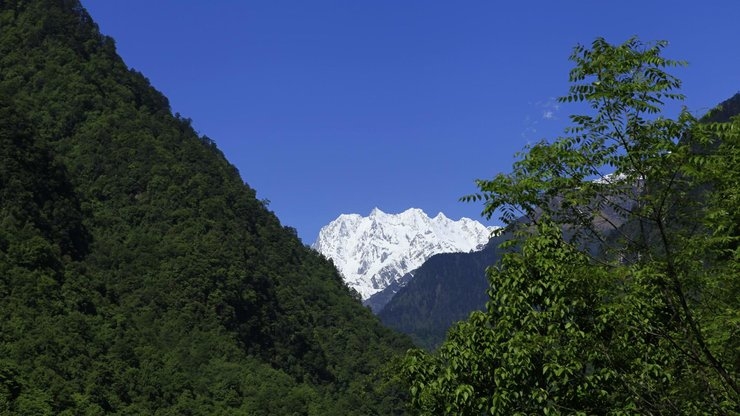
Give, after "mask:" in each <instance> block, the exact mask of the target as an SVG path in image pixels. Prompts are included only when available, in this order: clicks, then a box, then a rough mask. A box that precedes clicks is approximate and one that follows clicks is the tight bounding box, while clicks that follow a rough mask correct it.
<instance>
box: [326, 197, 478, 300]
mask: <svg viewBox="0 0 740 416" xmlns="http://www.w3.org/2000/svg"><path fill="white" fill-rule="evenodd" d="M490 234H491V229H490V228H488V227H486V226H484V225H483V224H481V223H479V222H477V221H474V220H471V219H469V218H461V219H460V220H457V221H454V220H451V219H449V218H447V217H446V216H445V215H444V214H442V213H439V214H437V215H436V216H435V217H434V218H430V217H429V216H427V215H426V214H425V213H424V211H422V210H420V209H418V208H410V209H408V210H406V211H404V212H402V213H400V214H387V213H385V212H383V211H381V210H380V209H378V208H375V209H373V210H372V212H370V215H368V216H367V217H363V216H361V215H359V214H342V215H340V216H339V217H338V218H337V219H336V220H334V221H332V222H331V223H329V224H328V225H326V226H324V227H323V228H322V229H321V231H320V232H319V236H318V238H317V239H316V242H315V243H314V244H313V248H314V249H316V250H317V251H319V252H320V253H321V254H323V255H324V256H326V257H328V258H330V259H332V260H333V261H334V265H335V266H336V267H337V269H339V271H340V272H341V273H342V275H343V276H344V279H345V282H346V283H347V284H348V285H349V286H350V287H352V288H353V289H355V290H356V291H357V292H358V293H359V294H360V295H361V296H362V299H364V300H366V299H368V298H369V297H370V296H372V295H373V294H375V293H377V292H380V291H381V290H383V289H385V288H386V287H388V286H389V285H392V284H395V283H396V282H398V281H399V280H400V279H401V278H402V277H403V276H404V275H406V274H407V273H409V272H412V271H413V270H415V269H416V268H418V267H419V266H421V265H422V264H423V263H424V262H425V261H426V260H427V259H428V258H429V257H431V256H432V255H434V254H438V253H459V252H470V251H477V250H480V249H482V248H483V246H484V245H485V244H486V243H487V242H488V239H489V237H490Z"/></svg>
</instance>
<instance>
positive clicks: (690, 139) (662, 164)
mask: <svg viewBox="0 0 740 416" xmlns="http://www.w3.org/2000/svg"><path fill="white" fill-rule="evenodd" d="M664 46H665V43H663V42H658V43H655V44H650V45H646V44H643V43H641V42H639V41H638V40H636V39H631V40H629V41H627V42H626V43H624V44H621V45H612V44H609V43H607V42H606V41H604V40H603V39H597V40H595V41H594V42H593V44H592V45H591V46H590V47H585V46H578V47H576V49H575V50H574V53H573V55H572V56H571V59H572V60H573V61H574V62H575V67H574V69H573V70H572V71H571V74H570V78H571V81H572V82H573V85H572V87H571V88H570V92H569V94H568V95H566V96H565V97H563V98H562V99H561V101H564V102H582V103H585V104H587V105H588V107H587V108H590V109H591V111H592V112H591V113H589V114H585V115H576V116H572V117H571V120H572V122H573V127H571V128H570V129H568V130H567V131H566V133H567V135H566V136H565V137H561V138H557V139H555V140H552V141H549V142H548V141H543V142H541V143H537V144H535V145H533V146H530V147H528V148H527V149H526V151H525V152H523V153H522V155H521V158H520V159H519V160H518V161H517V162H516V163H515V165H514V169H513V172H512V173H510V174H501V175H499V176H497V177H495V178H494V179H492V180H481V181H479V182H478V185H479V188H480V193H478V194H476V195H471V196H470V197H468V198H466V199H468V200H475V201H481V200H482V201H483V202H484V204H485V207H484V213H485V214H486V215H488V216H491V215H494V214H495V213H500V214H501V215H502V218H503V220H504V221H506V222H507V223H508V224H509V226H510V227H511V228H510V231H511V232H515V233H516V235H517V239H515V240H513V241H511V242H510V243H509V244H512V245H513V244H517V245H518V247H520V249H519V250H515V251H513V252H511V253H508V254H505V255H504V257H503V259H502V260H501V262H499V263H498V264H497V265H496V266H495V267H491V268H489V271H488V274H489V284H490V288H489V290H488V295H489V301H488V303H487V310H486V311H485V312H474V313H472V314H471V315H470V317H469V319H468V320H467V321H465V322H462V323H460V324H459V325H458V326H456V327H455V328H454V329H453V330H452V331H451V332H450V333H449V335H448V337H447V339H446V341H445V342H444V343H443V345H442V346H441V347H440V348H439V349H438V350H437V351H436V352H434V353H426V352H424V351H421V350H415V351H413V352H410V353H409V354H408V355H407V359H406V362H405V366H404V377H405V378H406V380H407V381H408V383H409V388H410V393H411V395H412V403H413V406H414V408H415V409H416V411H417V412H418V413H420V414H430V415H439V414H454V415H481V414H493V415H513V414H522V415H524V414H550V415H555V414H580V415H587V414H588V415H591V414H608V415H628V414H630V415H631V414H651V415H657V414H661V415H676V414H687V415H689V414H690V415H698V414H712V415H723V414H724V415H730V414H735V415H737V414H740V390H738V388H739V387H738V377H739V376H740V279H739V278H738V276H740V274H739V272H740V269H739V267H738V265H740V244H739V242H740V216H739V215H740V214H739V213H740V187H738V183H740V170H739V168H738V167H739V166H740V118H738V117H735V118H732V119H728V118H729V117H731V116H732V115H734V114H738V113H737V110H738V108H740V105H739V103H740V95H738V96H736V97H734V98H733V99H732V100H730V101H728V102H727V103H724V104H723V105H722V106H721V107H720V108H719V109H718V110H716V111H714V112H712V113H711V114H709V115H708V116H707V117H705V119H704V120H697V119H696V118H695V117H694V116H692V115H691V114H690V113H689V112H688V111H687V110H685V109H684V110H683V111H682V112H681V113H680V114H679V115H678V117H677V118H676V119H671V118H668V117H665V116H664V115H663V114H662V113H661V112H662V106H663V103H664V101H666V100H673V99H682V98H683V97H682V95H681V94H680V93H678V92H677V91H678V89H679V88H680V81H679V80H678V79H677V78H675V77H674V76H672V75H671V74H670V73H668V72H667V71H668V69H667V68H671V67H674V66H677V65H681V64H682V63H681V62H676V61H671V60H668V59H665V58H663V57H662V56H661V52H662V49H663V48H664ZM610 174H611V175H610ZM522 216H523V217H524V218H526V219H527V221H519V219H520V218H521V217H522Z"/></svg>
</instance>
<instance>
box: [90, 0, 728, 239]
mask: <svg viewBox="0 0 740 416" xmlns="http://www.w3.org/2000/svg"><path fill="white" fill-rule="evenodd" d="M82 3H83V5H84V6H85V7H86V8H87V10H88V11H89V12H90V14H91V15H92V17H93V19H94V20H95V21H96V22H97V23H98V25H99V26H100V29H101V32H102V33H104V34H106V35H110V36H112V37H113V38H114V39H115V40H116V45H117V49H118V53H119V54H120V55H121V56H122V57H123V59H124V60H125V61H126V63H127V64H128V65H129V66H130V67H133V68H135V69H136V70H138V71H141V72H142V73H144V75H145V76H147V77H148V78H149V79H150V81H151V82H152V84H153V85H154V86H155V87H156V88H157V89H159V90H160V91H162V92H163V93H164V94H165V95H166V96H167V97H169V99H170V103H171V106H172V110H173V111H175V112H179V113H180V114H182V115H183V116H184V117H188V118H191V119H192V120H193V125H194V127H195V128H196V129H197V130H198V131H199V132H200V133H201V134H204V135H207V136H208V137H210V138H211V139H213V140H214V141H215V142H216V143H217V145H218V147H219V148H220V149H221V150H222V151H223V152H224V153H225V155H226V157H227V158H228V159H229V160H230V161H231V162H232V163H233V164H234V165H236V167H237V168H238V169H239V171H240V173H241V175H242V178H243V179H244V181H245V182H247V183H249V184H250V186H252V187H253V188H255V189H256V190H257V195H258V198H260V199H268V200H270V201H271V203H270V209H272V210H273V211H274V212H275V213H276V214H277V215H278V217H279V218H280V219H281V221H282V222H283V224H284V225H288V226H291V227H295V228H296V229H297V230H298V234H299V236H300V237H301V238H302V239H303V241H304V243H307V244H310V243H312V242H313V241H314V239H315V238H316V236H317V234H318V231H319V229H320V227H321V226H323V225H325V224H327V223H329V222H330V221H331V220H333V219H334V218H336V217H337V216H338V215H339V214H342V213H359V214H363V215H367V214H368V213H369V212H370V210H371V209H372V208H374V207H376V206H377V207H379V208H381V209H382V210H383V211H385V212H391V213H395V212H401V211H403V210H405V209H406V208H409V207H417V208H421V209H423V210H424V211H426V212H427V214H429V215H432V216H433V215H435V214H436V213H437V212H440V211H441V212H444V213H445V214H446V215H447V216H448V217H450V218H455V219H457V218H459V217H462V216H467V217H471V218H475V219H480V217H479V213H480V211H481V208H482V207H481V206H480V205H477V204H473V203H461V202H458V198H459V197H460V196H462V195H465V194H469V193H473V192H475V185H474V180H475V179H476V178H490V177H493V176H494V175H495V174H497V173H498V172H506V171H508V170H509V169H510V166H511V164H512V162H513V161H514V153H516V152H517V151H519V150H521V149H522V148H523V147H524V146H525V145H526V144H527V143H529V142H534V141H537V140H539V139H542V138H553V137H555V136H557V135H559V134H561V133H562V130H563V128H564V127H565V126H567V124H568V119H567V116H568V114H570V113H571V112H572V111H575V109H573V108H570V107H568V106H567V105H561V106H558V105H557V104H556V102H555V98H556V97H558V96H560V95H563V94H565V93H566V92H567V88H568V71H569V69H570V68H571V64H570V62H569V61H568V56H569V55H570V52H571V50H572V48H573V46H574V45H576V44H577V43H583V44H589V43H590V42H591V41H592V40H593V39H594V38H595V37H598V36H601V37H604V38H606V39H607V40H608V41H610V42H613V43H620V42H623V41H624V40H626V39H627V38H629V37H630V36H632V35H637V36H639V37H640V39H642V40H646V41H647V40H656V39H665V40H668V41H669V42H670V45H669V47H668V48H667V49H666V51H665V56H667V57H670V58H674V59H684V60H687V61H689V67H687V68H683V69H678V70H676V71H675V72H674V73H675V74H676V75H678V76H679V77H680V78H681V79H683V81H684V88H683V92H684V93H685V94H686V95H687V100H686V101H685V104H686V105H687V106H688V108H689V109H690V110H692V111H694V112H696V113H697V114H701V113H703V112H704V111H706V110H707V109H708V108H710V107H712V106H714V105H715V104H717V103H719V102H720V101H722V100H724V99H726V98H729V97H730V96H731V95H733V94H734V93H736V92H738V91H740V62H739V61H740V53H739V52H738V41H739V40H740V25H738V24H737V17H738V16H740V2H737V1H736V0H725V1H713V2H712V1H707V2H698V1H682V0H673V1H663V0H660V1H658V0H656V1H648V0H642V1H632V0H624V1H618V2H617V1H601V2H595V1H576V0H572V1H552V0H549V1H510V2H493V1H459V2H458V1H456V2H452V1H433V0H423V1H422V0H404V1H398V0H373V1H362V0H358V1H347V0H336V1H323V0H316V1H303V0H301V1H299V0H296V1H284V0H261V1H236V0H231V1H226V0H224V1H219V0H213V1H195V0H156V1H151V0H147V1H144V0H126V1H110V0H83V1H82ZM571 110H572V111H571ZM668 111H669V112H668V115H670V116H672V115H675V112H676V111H677V107H675V106H674V107H672V108H669V109H668ZM491 223H495V222H491Z"/></svg>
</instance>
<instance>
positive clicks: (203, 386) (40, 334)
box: [0, 0, 411, 415]
mask: <svg viewBox="0 0 740 416" xmlns="http://www.w3.org/2000/svg"><path fill="white" fill-rule="evenodd" d="M0 297H1V298H2V299H3V301H2V302H0V357H1V358H0V413H3V414H6V413H8V414H34V415H41V414H62V415H64V414H69V415H71V414H178V415H179V414H255V415H259V414H264V415H268V414H270V415H272V414H302V415H303V414H305V415H308V414H314V415H329V414H341V415H350V414H400V413H402V412H403V397H404V393H403V391H401V390H400V389H399V388H398V383H397V382H396V381H394V377H393V376H392V375H390V374H389V373H387V371H386V370H384V368H385V366H386V365H387V363H388V362H392V361H393V359H392V357H395V356H397V355H398V354H399V353H400V352H402V351H403V350H405V349H406V348H408V347H409V346H410V345H411V344H410V343H409V341H408V340H407V339H405V338H403V337H400V336H398V335H396V334H394V333H392V332H391V331H390V330H387V329H385V328H383V327H382V326H381V325H380V323H379V322H378V321H377V319H376V318H374V317H373V316H372V314H371V313H370V312H369V311H367V310H366V309H365V308H363V307H362V306H361V304H360V303H359V302H358V301H357V300H355V299H353V298H352V295H351V293H350V291H349V289H348V288H347V287H346V286H344V284H343V282H342V279H341V277H340V276H339V274H338V273H337V271H336V270H335V269H334V267H333V266H332V265H331V263H329V262H328V261H326V260H325V259H324V258H322V257H321V256H320V255H318V254H317V253H315V252H314V251H312V250H310V249H309V248H307V247H305V246H304V245H303V244H302V243H301V242H300V240H299V239H298V238H297V237H296V234H295V231H294V230H292V229H290V228H288V227H283V226H282V225H281V224H280V222H279V221H278V219H277V218H276V217H275V215H274V214H273V213H271V212H270V211H268V210H267V208H266V206H265V204H263V203H262V202H260V201H259V200H257V199H256V192H255V191H254V190H253V189H251V188H250V187H249V186H248V185H246V184H244V183H243V182H242V180H241V178H240V177H239V173H238V172H237V170H236V169H235V168H234V167H233V166H232V165H230V164H229V163H228V162H227V161H226V160H225V158H224V157H223V155H222V154H221V153H220V152H219V151H218V149H217V148H216V146H215V145H214V143H213V141H211V140H210V139H209V138H208V137H205V136H199V135H198V134H196V132H195V131H194V130H193V129H192V127H191V125H190V120H188V119H185V118H183V117H181V116H179V115H173V114H172V113H171V111H170V108H169V104H168V102H167V99H166V98H165V97H164V96H162V95H161V94H160V93H159V92H157V91H156V90H154V89H153V88H152V87H151V86H150V85H149V82H148V81H147V80H146V78H144V77H143V76H142V75H141V74H139V73H137V72H135V71H132V70H129V69H128V68H127V67H126V66H125V64H124V63H123V62H122V61H121V59H120V58H119V57H118V56H117V55H116V53H115V45H114V42H113V40H112V39H110V38H108V37H105V36H102V35H101V34H100V33H99V31H98V28H97V26H96V25H95V24H94V23H93V22H92V20H91V18H90V16H89V15H88V14H87V12H86V11H85V10H84V9H83V8H82V7H81V6H80V4H79V3H78V2H77V1H76V0H63V1H58V0H34V1H16V0H8V1H0Z"/></svg>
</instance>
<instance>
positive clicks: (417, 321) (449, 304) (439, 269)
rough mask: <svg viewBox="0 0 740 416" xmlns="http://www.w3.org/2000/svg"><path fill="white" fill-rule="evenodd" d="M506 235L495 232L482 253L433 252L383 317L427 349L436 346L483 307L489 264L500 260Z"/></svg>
mask: <svg viewBox="0 0 740 416" xmlns="http://www.w3.org/2000/svg"><path fill="white" fill-rule="evenodd" d="M507 238H508V236H507V235H502V236H496V237H494V238H492V239H491V240H490V242H489V243H488V244H487V245H486V247H485V248H484V249H483V250H481V251H478V252H473V253H445V254H437V255H434V256H432V257H431V258H430V259H429V260H427V261H426V262H425V263H424V264H423V265H422V266H421V267H419V268H418V269H417V270H416V272H415V274H414V278H413V279H412V280H411V281H410V282H409V283H408V284H407V285H406V286H405V287H403V288H401V289H400V290H399V291H398V293H396V295H395V296H393V298H392V299H391V300H390V302H388V304H387V305H385V307H384V308H383V310H382V311H380V313H379V314H378V316H379V317H380V320H381V321H383V323H384V324H385V325H387V326H389V327H390V328H393V329H396V330H398V331H400V332H403V333H406V334H409V335H410V336H411V338H412V339H413V340H414V342H415V343H416V344H417V345H419V346H421V347H423V348H427V349H432V348H434V347H436V346H438V345H439V344H440V343H441V342H442V340H444V337H445V334H446V333H447V329H448V328H450V327H451V326H452V325H453V324H454V323H455V322H457V321H460V320H463V319H466V318H467V317H468V315H469V314H470V312H472V311H474V310H482V309H484V308H485V305H486V301H487V300H488V295H487V290H488V279H487V278H486V268H487V267H488V266H491V265H493V264H495V263H496V262H497V261H498V260H499V259H500V257H501V254H502V251H501V249H500V248H499V247H498V246H499V245H500V244H501V243H502V242H504V241H505V240H506V239H507Z"/></svg>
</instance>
